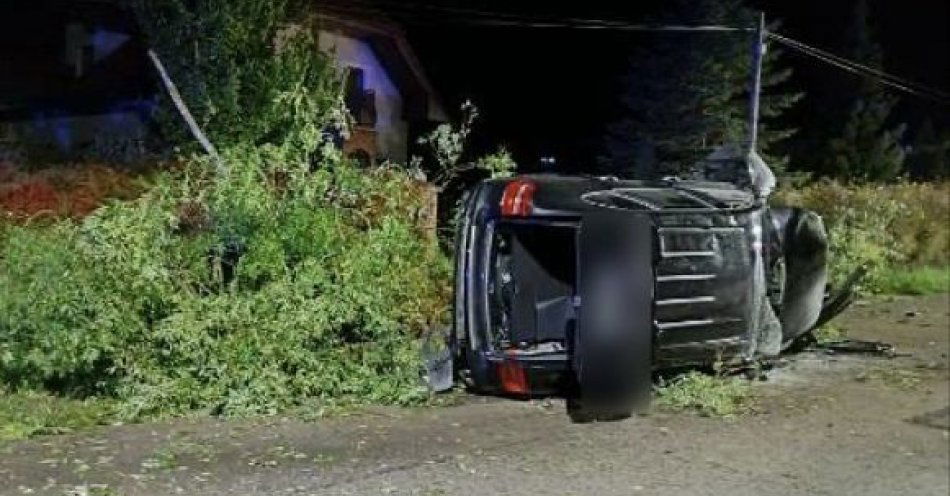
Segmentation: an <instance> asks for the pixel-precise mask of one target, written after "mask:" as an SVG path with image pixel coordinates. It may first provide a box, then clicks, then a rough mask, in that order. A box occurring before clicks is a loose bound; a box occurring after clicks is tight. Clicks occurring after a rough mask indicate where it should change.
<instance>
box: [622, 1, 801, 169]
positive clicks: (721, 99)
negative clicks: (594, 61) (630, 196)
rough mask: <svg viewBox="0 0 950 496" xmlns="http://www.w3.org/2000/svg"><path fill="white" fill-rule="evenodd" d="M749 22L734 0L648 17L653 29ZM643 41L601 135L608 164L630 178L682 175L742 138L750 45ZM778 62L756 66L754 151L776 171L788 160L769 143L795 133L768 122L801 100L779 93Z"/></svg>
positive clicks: (660, 38) (738, 37)
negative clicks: (617, 109)
mask: <svg viewBox="0 0 950 496" xmlns="http://www.w3.org/2000/svg"><path fill="white" fill-rule="evenodd" d="M756 21H757V16H756V14H755V12H753V11H752V10H751V9H749V8H747V7H745V5H744V3H743V2H742V1H741V0H727V1H715V0H700V1H686V0H676V1H673V2H670V3H668V4H667V6H666V11H665V12H664V13H663V14H662V15H660V16H659V17H658V18H657V19H655V22H656V23H657V24H697V25H698V24H721V25H727V26H754V25H755V23H756ZM647 36H649V38H646V37H644V43H643V44H642V45H640V46H639V48H638V49H637V51H636V52H635V53H634V54H633V56H632V57H631V64H630V71H629V75H628V77H627V80H626V92H625V93H624V95H623V97H622V102H623V116H622V118H621V119H620V120H619V121H617V122H616V123H614V124H613V125H611V126H610V129H609V131H608V140H607V151H608V161H609V163H610V165H611V166H612V167H614V168H616V169H619V170H623V171H626V172H633V174H634V175H636V176H648V175H656V174H659V175H666V174H682V173H686V172H689V171H690V170H691V169H692V167H693V166H694V164H695V163H696V161H697V160H699V159H701V158H702V157H704V156H705V155H707V154H708V153H709V152H710V151H711V150H712V149H714V148H715V147H716V146H718V145H721V144H728V143H737V142H742V141H744V140H745V139H746V136H747V132H748V117H747V115H748V114H747V109H748V90H749V73H750V70H749V63H750V60H751V52H750V50H751V47H752V41H753V40H752V39H751V38H750V37H749V36H748V33H746V32H736V33H732V32H727V33H723V32H710V33H681V32H676V33H658V34H650V35H647ZM780 57H781V53H780V51H778V50H771V51H768V52H767V53H766V56H765V59H764V61H763V81H762V85H763V94H764V96H763V99H762V104H761V116H762V118H763V120H764V121H765V124H764V125H762V127H760V134H759V150H760V152H762V153H763V155H764V156H766V157H767V159H768V160H769V162H770V164H771V165H773V166H775V167H778V168H782V167H784V165H785V164H786V163H787V158H786V157H784V156H781V155H779V154H778V153H776V150H777V147H776V145H777V144H778V143H779V142H781V141H782V140H783V139H785V138H788V137H789V136H791V135H792V134H793V133H794V132H795V131H794V130H792V129H786V128H781V127H779V126H772V125H771V122H773V121H774V120H775V119H776V118H778V117H780V116H781V115H782V113H783V112H784V111H785V110H786V109H788V108H789V107H791V106H792V105H794V104H795V102H797V101H798V100H799V99H800V98H801V97H802V94H801V93H789V92H784V91H778V88H779V87H780V86H781V85H782V83H785V82H786V81H787V80H788V79H789V78H790V77H791V70H789V69H780V68H779V67H778V62H779V59H780ZM631 168H632V171H631Z"/></svg>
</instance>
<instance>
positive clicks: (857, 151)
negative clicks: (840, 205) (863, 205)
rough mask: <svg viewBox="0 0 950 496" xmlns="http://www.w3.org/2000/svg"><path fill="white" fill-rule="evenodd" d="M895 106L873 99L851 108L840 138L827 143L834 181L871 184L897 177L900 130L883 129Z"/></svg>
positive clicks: (901, 164) (900, 163) (882, 98)
mask: <svg viewBox="0 0 950 496" xmlns="http://www.w3.org/2000/svg"><path fill="white" fill-rule="evenodd" d="M895 103H896V100H894V99H891V98H887V97H885V96H884V95H876V96H870V97H868V98H867V99H863V100H858V101H857V102H856V103H855V104H854V108H853V109H852V111H851V115H850V117H849V119H848V121H847V122H846V123H845V126H844V130H843V131H842V134H841V136H839V137H837V138H834V139H832V140H831V141H830V142H829V151H830V156H829V169H830V171H831V172H832V174H833V175H834V176H835V177H840V178H845V179H849V180H856V181H872V182H874V181H890V180H892V179H894V178H896V177H897V176H898V174H900V173H901V171H902V170H903V167H904V158H905V153H904V148H903V146H902V145H901V143H900V140H901V138H902V137H903V135H904V126H903V125H901V126H897V127H896V128H893V129H888V128H887V120H888V117H889V116H890V113H891V110H892V109H893V107H894V104H895Z"/></svg>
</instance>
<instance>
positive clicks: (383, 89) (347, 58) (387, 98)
mask: <svg viewBox="0 0 950 496" xmlns="http://www.w3.org/2000/svg"><path fill="white" fill-rule="evenodd" d="M318 42H319V47H320V49H321V50H324V51H326V52H328V53H331V54H333V55H334V57H336V60H337V63H338V64H339V65H340V67H341V68H344V69H345V68H347V67H357V68H359V69H362V70H363V73H364V75H365V78H366V79H365V86H366V89H367V90H373V91H374V92H375V98H376V102H375V103H376V128H375V131H376V140H377V142H376V145H377V146H376V148H377V153H378V154H379V156H381V157H383V158H385V159H389V160H393V161H395V162H401V163H405V162H406V160H407V158H408V140H409V127H408V124H407V123H406V121H405V120H404V119H403V115H402V109H403V99H402V95H401V94H400V93H399V89H398V88H397V87H396V84H395V83H394V82H393V81H392V79H390V77H389V75H388V74H387V73H386V70H385V69H384V68H383V66H382V65H381V64H380V62H379V59H378V58H377V56H376V54H375V53H374V52H373V49H372V48H371V47H370V46H369V44H367V43H366V42H363V41H361V40H359V39H356V38H351V37H348V36H345V35H344V34H342V33H339V32H332V31H320V32H319V36H318Z"/></svg>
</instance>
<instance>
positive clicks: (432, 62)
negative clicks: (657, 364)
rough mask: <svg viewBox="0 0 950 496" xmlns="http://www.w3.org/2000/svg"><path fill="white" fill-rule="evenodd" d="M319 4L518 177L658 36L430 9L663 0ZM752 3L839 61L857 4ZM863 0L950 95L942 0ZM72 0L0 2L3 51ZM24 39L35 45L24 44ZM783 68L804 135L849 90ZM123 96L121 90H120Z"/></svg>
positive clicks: (597, 14) (575, 144) (593, 108)
mask: <svg viewBox="0 0 950 496" xmlns="http://www.w3.org/2000/svg"><path fill="white" fill-rule="evenodd" d="M321 1H324V2H328V3H334V4H341V5H343V6H345V7H349V8H352V9H357V11H359V9H365V8H366V7H373V6H374V5H375V7H376V8H379V9H382V10H383V11H385V13H386V15H387V16H388V17H391V18H392V19H394V20H396V21H397V22H399V23H400V24H402V25H403V27H404V28H405V30H406V32H407V33H408V36H409V39H410V42H411V43H412V45H413V47H414V48H415V50H416V52H417V53H418V54H419V56H420V58H421V59H422V62H423V65H424V66H425V69H426V70H427V72H428V73H429V76H430V79H431V80H432V82H433V83H434V86H435V87H436V89H437V90H438V91H439V92H440V93H441V96H442V100H443V101H444V103H445V105H446V107H448V108H449V110H450V111H452V110H456V109H458V107H459V105H460V104H461V103H462V102H463V101H464V100H466V99H471V100H472V101H473V102H474V103H476V104H477V105H478V107H479V108H480V110H481V118H480V119H479V122H478V123H477V125H476V130H475V135H474V136H473V140H472V147H471V151H472V153H471V155H476V154H481V153H485V152H489V151H493V150H494V149H495V148H496V147H497V146H499V145H504V146H506V147H507V148H508V149H510V150H511V151H512V152H513V153H514V154H515V157H516V159H517V160H518V161H519V163H520V164H522V165H523V166H525V168H526V169H531V168H532V167H533V166H534V165H536V164H537V163H538V161H539V158H540V157H542V156H554V157H557V159H558V161H559V164H561V166H563V167H566V168H567V169H568V170H570V169H585V168H586V167H587V166H588V165H589V164H591V163H593V161H594V160H595V158H596V156H597V155H598V154H599V153H600V152H601V146H602V144H603V140H604V131H605V126H606V125H607V124H608V123H610V122H611V121H613V120H614V119H616V118H618V117H619V116H620V115H621V109H620V95H621V93H622V91H623V87H622V80H623V76H624V75H625V74H626V73H627V71H628V59H629V55H630V52H631V51H632V50H633V49H634V48H635V47H637V46H638V44H643V43H645V42H646V41H648V39H649V37H651V36H657V35H656V34H652V33H630V32H609V31H578V30H565V29H531V28H525V27H497V26H476V25H471V24H467V23H466V22H465V21H466V19H470V18H471V16H464V15H459V14H448V13H445V12H443V11H441V10H431V9H427V7H430V8H431V7H433V6H435V7H438V8H439V9H446V8H461V9H480V10H484V11H490V12H496V13H510V14H515V15H520V16H527V17H530V18H533V19H540V20H544V19H551V20H556V19H564V18H600V19H609V20H617V21H624V22H632V23H639V22H644V20H645V19H646V18H647V17H648V16H649V15H650V14H651V13H655V12H657V11H658V10H659V9H660V8H661V7H662V6H663V4H664V2H663V1H662V0H641V1H636V2H634V1H626V2H617V1H609V2H608V1H604V0H585V1H583V2H564V3H565V5H562V6H557V5H556V3H555V2H550V1H538V0H518V1H513V0H507V1H505V0H441V1H437V0H321ZM749 1H750V3H751V5H752V6H753V7H755V8H758V9H762V10H764V11H765V13H766V15H767V17H768V19H770V20H776V19H779V20H781V21H782V22H783V25H782V27H781V28H780V30H779V31H780V32H781V33H782V34H786V35H788V36H790V37H792V38H795V39H798V40H800V41H803V42H806V43H809V44H812V45H815V46H818V47H821V48H826V49H828V50H830V51H832V52H835V51H838V52H839V53H840V42H841V39H842V35H843V31H844V29H845V28H846V27H847V26H848V25H849V24H850V17H851V15H852V12H853V5H854V0H795V1H789V0H749ZM868 1H869V3H870V7H871V19H870V20H871V23H872V29H873V32H874V36H875V38H876V39H877V41H878V42H879V44H880V45H881V46H882V48H883V52H884V69H885V70H886V71H888V72H891V73H893V74H896V75H899V76H902V77H904V78H907V79H910V80H913V81H916V82H918V83H921V84H924V85H927V86H930V87H933V88H936V89H939V90H942V91H944V92H948V93H950V0H868ZM6 2H9V3H6ZM70 2H71V0H42V1H39V2H38V3H37V4H36V6H34V7H33V8H31V9H30V10H31V11H32V12H33V15H34V16H35V17H36V18H35V19H33V18H24V17H23V14H22V13H18V14H17V15H13V14H12V13H10V14H8V15H5V14H4V8H6V7H12V6H14V5H21V6H24V5H34V2H31V1H28V0H0V7H3V8H0V21H6V23H2V22H0V24H2V25H3V27H4V29H2V30H0V41H3V44H4V46H9V45H11V44H12V43H13V41H16V42H17V43H18V45H17V46H20V45H23V46H26V45H29V44H30V43H33V44H40V45H42V46H41V47H40V49H41V50H39V51H41V52H42V51H43V50H46V51H48V52H50V53H54V52H55V51H56V50H58V49H59V45H57V44H56V43H58V42H57V41H55V40H57V38H56V37H55V36H52V35H46V34H43V33H42V29H43V26H44V23H43V19H48V16H47V14H46V13H45V12H46V10H48V9H46V8H44V7H43V5H46V4H50V5H52V4H57V5H75V4H70ZM83 5H85V4H83ZM93 5H94V3H93ZM387 5H395V7H386V6H387ZM75 8H78V7H74V9H75ZM89 8H90V7H82V8H81V9H80V10H83V11H84V10H86V9H89ZM14 10H15V11H20V10H22V9H14ZM11 12H12V11H11ZM49 25H50V26H52V25H53V24H49ZM28 34H29V36H28ZM661 36H673V35H661ZM680 36H689V35H680ZM697 36H720V34H715V35H714V34H700V35H697ZM727 36H737V35H734V34H732V35H727ZM739 36H746V35H739ZM27 38H28V39H29V40H34V41H35V43H34V41H29V42H27V41H24V39H27ZM44 40H45V41H44ZM51 40H52V41H51ZM44 47H45V48H44ZM21 48H22V47H21ZM28 48H29V47H28ZM33 48H35V47H33ZM36 51H37V50H32V51H31V50H27V49H25V48H24V49H18V50H17V51H16V52H15V53H13V54H8V56H5V57H4V60H0V89H3V88H4V86H3V84H4V81H5V79H4V78H3V74H2V72H3V71H14V70H18V69H21V68H22V67H24V66H25V65H29V64H30V63H31V62H32V61H33V60H34V59H36V57H35V53H34V52H36ZM13 55H16V56H18V57H19V58H15V57H13ZM52 57H56V55H52ZM784 63H785V64H788V65H789V66H791V67H792V68H794V70H795V76H794V78H793V80H792V81H791V82H790V86H791V87H792V89H798V90H802V91H805V92H806V93H807V96H806V98H805V100H804V101H802V102H801V103H800V104H799V105H798V106H797V107H796V108H795V109H793V111H791V112H789V113H788V114H787V116H786V117H785V119H786V122H784V124H785V125H786V126H788V127H798V128H808V127H809V126H811V125H812V124H822V123H823V121H827V120H828V119H829V116H828V115H827V112H826V107H827V104H828V102H829V101H836V100H839V99H847V98H848V96H849V95H848V94H847V93H838V92H840V88H841V87H842V86H844V87H847V85H848V82H851V83H853V82H854V81H855V76H854V75H852V74H849V73H845V72H842V71H840V70H838V69H835V68H832V67H830V66H827V65H824V64H822V63H820V62H818V61H816V60H814V59H810V58H805V57H804V56H802V55H799V54H796V53H792V52H788V51H786V55H785V57H784ZM143 72H144V70H143ZM38 74H39V73H38ZM46 79H50V78H45V77H42V78H40V80H38V81H37V82H36V84H32V85H31V87H32V88H34V89H35V90H36V91H45V90H44V86H43V84H42V83H43V82H44V81H45V80H46ZM122 87H123V88H126V89H127V87H128V85H122ZM47 93H49V92H48V91H47ZM0 110H2V102H0ZM925 119H931V120H933V121H934V123H935V124H936V127H937V129H938V132H939V131H941V130H942V131H944V132H947V131H948V130H950V106H947V105H940V104H935V103H933V102H931V101H927V100H921V99H917V98H915V97H912V96H903V95H902V96H901V103H900V105H899V106H898V108H897V109H896V111H895V113H894V115H893V120H894V122H893V124H895V125H896V124H898V123H901V122H906V123H907V124H908V133H907V135H906V136H907V138H908V140H909V139H912V137H913V136H914V133H915V132H916V130H917V128H918V127H919V126H920V124H921V123H922V122H923V121H924V120H925ZM824 123H825V124H827V122H824ZM816 127H817V126H816ZM825 127H826V128H827V127H828V126H825ZM832 127H833V126H832ZM839 128H840V126H839ZM814 134H815V133H812V136H811V137H810V139H811V141H809V140H808V139H805V138H808V137H809V136H808V134H807V133H802V134H801V135H800V136H799V137H798V138H795V139H793V140H792V141H791V142H789V150H788V151H791V152H793V158H794V157H795V155H796V153H797V154H798V155H803V154H807V152H808V151H809V150H811V149H813V148H814V145H815V144H816V143H817V142H818V140H821V139H823V137H822V136H817V137H816V136H814ZM803 150H804V152H803ZM792 165H793V167H794V166H795V164H794V163H793V164H792Z"/></svg>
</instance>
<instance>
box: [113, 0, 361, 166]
mask: <svg viewBox="0 0 950 496" xmlns="http://www.w3.org/2000/svg"><path fill="white" fill-rule="evenodd" d="M126 1H127V2H129V3H130V5H131V7H132V9H133V11H134V12H135V13H136V14H137V18H138V21H139V24H140V26H141V27H142V29H143V31H144V32H145V34H146V37H147V39H148V43H149V45H150V47H151V48H153V49H154V50H155V51H156V53H157V54H158V55H159V57H161V59H162V62H163V63H164V65H165V66H166V68H167V70H168V72H169V75H170V76H171V78H172V79H173V80H174V82H175V84H176V85H177V87H178V89H179V91H180V93H181V95H182V97H183V99H184V101H185V102H186V103H187V105H188V106H189V109H190V110H191V112H192V114H194V116H195V119H196V120H197V122H198V124H199V125H200V126H201V127H202V129H203V130H204V131H205V133H206V134H207V135H208V137H209V139H210V140H211V142H212V143H214V144H215V145H217V146H219V147H222V148H226V147H230V146H235V145H264V144H277V145H289V146H288V147H287V149H288V150H295V151H296V152H297V153H298V154H299V155H300V156H301V157H307V156H309V155H310V154H312V153H313V152H314V151H315V150H316V149H317V147H318V146H319V145H320V143H322V142H323V132H324V130H325V129H326V128H328V127H330V128H333V127H335V128H337V129H342V127H343V124H344V116H345V112H344V110H343V105H342V102H343V92H342V82H341V78H340V77H338V76H339V74H338V73H337V71H336V68H335V67H334V64H333V62H332V60H331V59H330V58H329V57H327V56H324V55H322V54H321V53H320V52H319V50H317V47H316V43H315V40H314V37H313V31H312V29H311V26H312V22H311V20H310V19H309V18H308V14H309V11H310V10H309V9H311V8H312V3H311V2H307V1H305V0H240V1H233V0H197V1H186V0H126ZM163 97H164V94H163ZM158 123H159V124H160V127H161V129H162V131H163V134H164V137H165V139H166V140H167V141H169V142H170V143H171V144H173V145H177V146H180V147H182V148H184V149H194V140H193V139H192V138H191V136H190V135H189V134H188V131H187V128H186V127H185V126H184V124H183V122H182V120H181V118H180V117H179V115H178V114H177V112H176V111H175V109H174V107H173V106H172V105H171V103H170V102H168V101H165V102H164V105H162V106H161V110H160V114H159V116H158Z"/></svg>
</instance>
